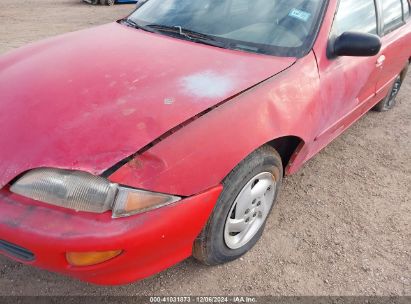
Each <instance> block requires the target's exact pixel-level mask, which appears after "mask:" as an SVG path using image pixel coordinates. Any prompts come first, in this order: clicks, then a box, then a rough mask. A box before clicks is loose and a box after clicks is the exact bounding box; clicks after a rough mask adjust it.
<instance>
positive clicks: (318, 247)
mask: <svg viewBox="0 0 411 304" xmlns="http://www.w3.org/2000/svg"><path fill="white" fill-rule="evenodd" d="M132 9H133V5H118V6H116V7H94V6H90V5H87V4H83V3H81V1H80V0H19V1H16V0H0V53H4V52H6V51H9V50H11V49H13V48H16V47H19V46H21V45H24V44H26V43H28V42H32V41H35V40H39V39H41V38H45V37H48V36H53V35H57V34H60V33H64V32H69V31H74V30H78V29H82V28H87V27H91V26H93V25H97V24H102V23H107V22H110V21H112V20H115V19H118V18H120V17H122V16H125V15H126V14H127V13H128V12H130V11H131V10H132ZM108 39H109V37H108ZM410 74H411V73H410ZM410 96H411V75H408V78H407V80H406V83H405V85H404V87H403V88H402V92H401V94H400V96H399V97H398V106H397V107H396V108H395V109H394V110H392V111H390V112H388V113H382V114H381V113H375V112H371V113H369V114H367V115H366V116H365V117H364V118H363V119H361V120H360V121H359V122H358V123H356V124H355V125H354V126H353V127H352V128H351V129H350V130H348V131H347V132H346V133H345V134H343V135H342V136H341V137H340V138H338V139H337V140H335V141H334V142H333V143H332V144H331V145H330V146H329V147H327V148H326V149H325V150H324V151H322V152H321V153H320V154H319V155H318V156H317V157H315V158H314V159H313V160H311V161H310V162H309V163H308V164H307V165H306V166H305V167H304V168H303V169H302V170H301V171H300V172H299V173H297V174H296V175H294V176H291V177H288V178H287V179H286V180H285V185H284V188H283V191H282V192H281V195H280V198H279V203H278V205H277V207H276V208H275V210H274V211H273V213H272V214H271V216H270V218H269V221H268V225H267V227H266V231H265V234H264V236H263V238H262V240H261V241H260V242H259V243H258V244H257V246H256V247H255V248H254V249H253V250H252V251H251V252H250V253H249V254H247V255H245V256H244V257H243V258H241V260H238V261H235V262H232V263H230V264H227V265H223V266H218V267H205V266H202V265H199V264H198V263H196V262H195V261H194V260H193V259H188V260H186V261H184V262H183V263H181V264H179V265H177V266H175V267H173V268H171V269H169V270H167V271H164V272H162V273H160V274H158V275H156V276H153V277H151V278H148V279H146V280H144V281H141V282H137V283H134V284H131V285H128V286H122V287H98V286H92V285H89V284H85V283H81V282H78V281H76V280H74V279H70V278H66V277H63V276H60V275H57V274H53V273H49V272H46V271H43V270H38V269H35V268H32V267H28V266H25V265H22V264H19V263H16V262H12V261H10V260H8V259H6V258H4V257H0V295H238V294H241V295H411V227H410V224H411V204H410V202H411V194H410V193H411V120H410V118H411V100H410ZM0 110H1V101H0ZM0 212H1V211H0Z"/></svg>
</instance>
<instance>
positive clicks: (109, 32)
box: [0, 0, 411, 284]
mask: <svg viewBox="0 0 411 304" xmlns="http://www.w3.org/2000/svg"><path fill="white" fill-rule="evenodd" d="M336 6H337V1H336V0H330V4H329V7H328V10H327V13H326V15H325V18H324V22H323V24H322V27H321V30H320V33H319V36H318V39H317V40H316V42H315V45H314V47H313V49H312V50H311V51H310V52H309V53H308V54H307V55H306V56H305V57H303V58H300V59H298V60H297V59H296V58H277V57H272V56H265V55H256V54H249V53H244V52H239V51H232V50H223V49H218V48H214V47H211V46H205V45H199V44H195V43H191V42H187V41H182V40H177V39H172V38H167V37H163V36H159V35H156V34H151V33H146V32H142V31H138V30H134V29H131V28H127V27H125V26H122V25H119V24H109V25H105V26H102V27H98V28H95V29H90V30H86V31H81V32H77V33H71V34H67V35H64V36H61V37H57V38H52V39H49V40H46V41H44V42H40V43H37V44H34V45H31V46H28V47H25V48H22V49H20V50H17V51H14V52H11V53H9V54H7V55H5V56H3V57H1V58H0V100H1V102H2V111H0V122H1V128H0V146H1V147H2V148H1V150H0V159H3V160H7V161H3V162H2V163H1V164H0V188H1V187H3V186H4V185H7V184H8V183H9V182H10V181H11V180H12V179H13V178H15V177H16V176H17V175H19V174H21V173H23V172H25V171H27V170H29V169H32V168H36V167H43V166H47V167H58V168H66V169H80V170H84V171H88V172H91V173H94V174H101V173H102V172H103V171H105V170H107V169H109V168H110V167H111V166H113V165H115V164H116V163H117V162H119V161H121V160H123V159H124V158H126V157H128V156H130V155H134V153H136V152H138V151H139V150H141V149H142V148H143V147H145V149H144V151H142V152H141V153H137V154H136V156H135V158H134V159H132V160H131V161H130V162H129V163H128V164H126V165H124V166H122V167H121V168H120V169H119V170H117V171H116V172H114V174H112V175H111V176H110V177H109V178H110V180H112V181H114V182H118V183H121V184H126V185H129V186H134V187H137V188H142V189H148V190H152V191H160V192H165V193H171V194H177V195H183V196H192V195H194V196H193V197H190V198H187V199H185V200H183V201H182V202H181V203H178V204H175V205H174V206H172V207H167V208H162V209H158V210H156V211H152V212H148V213H145V214H142V215H138V216H133V217H130V218H127V219H116V220H112V219H111V218H110V216H109V214H103V215H94V214H84V213H74V212H71V211H67V210H63V209H57V208H54V207H50V206H46V205H44V204H41V203H35V202H33V201H30V200H25V199H22V198H21V197H18V196H15V195H12V194H10V193H9V192H8V190H7V186H6V187H5V188H3V190H1V193H0V204H1V207H2V212H1V213H0V239H4V240H6V241H9V242H12V243H16V244H17V245H20V246H23V247H26V248H28V249H30V250H32V251H33V252H34V253H35V254H36V255H37V256H38V259H37V260H36V262H34V264H35V265H37V266H39V267H43V268H47V269H50V270H53V271H58V272H62V273H66V274H70V275H72V276H75V277H78V278H80V279H82V280H87V281H91V282H94V283H100V284H119V283H125V282H130V281H131V280H134V279H139V278H142V277H144V276H147V275H150V274H152V273H154V272H156V271H160V270H161V269H164V268H166V267H168V266H170V265H172V264H173V263H176V262H178V261H180V260H181V259H183V258H185V257H187V256H189V255H190V253H191V244H192V242H193V240H194V238H195V237H196V235H197V234H198V232H199V231H200V230H201V228H202V227H203V225H204V223H205V221H206V220H207V218H208V216H209V214H210V212H211V210H212V208H213V206H214V204H215V201H216V200H217V197H218V194H219V193H220V191H221V186H218V185H219V184H220V183H221V181H222V180H223V179H224V177H225V176H226V175H227V174H228V173H229V172H230V171H231V170H232V169H233V168H234V167H235V166H236V165H237V164H238V163H239V162H240V161H241V160H242V159H244V158H245V157H246V156H247V155H248V154H249V153H251V152H252V151H254V150H255V149H257V148H258V147H259V146H261V145H263V144H265V143H267V142H269V141H271V140H274V139H276V138H280V137H284V136H296V137H298V138H300V139H301V141H302V144H301V145H300V146H299V147H298V149H297V151H296V152H295V153H294V155H293V157H292V161H291V163H290V164H289V166H288V167H287V168H286V173H288V174H290V173H293V172H295V171H296V170H298V169H299V168H300V167H301V166H302V165H303V164H304V162H306V161H307V160H308V159H309V158H311V157H312V156H313V155H315V154H316V153H317V152H318V151H320V150H321V149H322V148H323V147H324V146H326V145H327V144H328V143H329V142H330V141H332V140H333V139H334V138H335V137H337V136H338V135H339V134H341V133H342V132H343V131H344V130H345V129H346V128H348V127H349V126H350V125H351V124H352V123H353V122H355V121H356V120H357V119H358V118H360V117H361V116H362V115H363V114H364V113H366V112H367V111H368V110H369V109H370V108H371V107H373V106H374V105H375V104H376V103H377V102H378V101H379V100H380V99H382V97H383V96H384V95H385V94H386V93H387V91H388V88H389V86H390V84H391V83H392V81H393V79H394V77H395V75H397V74H399V73H400V72H401V70H402V69H403V68H404V67H405V66H406V65H407V64H408V60H409V58H410V57H411V48H410V45H411V22H410V21H408V23H407V24H406V25H405V26H403V27H401V28H400V29H398V30H396V31H394V32H392V33H390V34H388V35H386V36H385V37H383V39H382V41H383V48H382V50H381V52H380V54H378V55H376V56H374V57H367V58H353V57H340V58H337V59H333V60H330V59H329V58H328V57H327V55H326V48H327V43H328V38H329V33H330V30H331V26H332V21H333V18H334V13H335V9H336ZM107 37H112V38H111V39H107ZM130 50H133V52H134V53H135V56H132V55H130ZM381 55H385V56H386V57H387V64H386V65H384V66H383V68H382V69H380V68H377V67H376V62H377V59H378V58H379V57H380V56H381ZM243 91H244V92H243ZM240 93H241V94H240ZM216 105H218V107H215V106H216ZM210 108H213V109H212V110H211V111H209V112H206V113H204V111H206V110H208V109H210ZM200 113H202V114H204V115H200V116H198V117H197V118H196V119H192V120H191V121H189V123H185V124H182V123H184V122H187V121H188V120H190V119H191V118H193V117H195V116H196V115H198V114H200ZM178 126H181V127H180V128H178ZM176 127H177V128H176ZM170 130H173V132H169V133H167V132H168V131H170ZM163 134H167V136H164V137H161V136H162V135H163ZM160 137H161V140H160V141H159V140H158V138H160ZM152 142H155V145H153V146H152V147H150V148H147V147H148V146H147V145H148V144H150V143H152ZM214 187H216V188H215V189H214V190H211V191H207V190H208V189H212V188H214ZM198 193H203V194H200V195H198ZM33 206H34V207H33ZM56 223H58V225H57V224H56ZM163 235H164V236H166V237H165V238H164V239H163V238H162V236H163ZM167 236H169V237H167ZM130 244H132V245H130ZM177 245H178V246H177ZM129 246H131V247H129ZM173 246H177V247H178V248H176V249H175V250H174V249H173V248H175V247H173ZM137 247H138V249H137ZM47 248H49V249H47ZM112 249H125V250H126V253H125V254H123V255H122V256H120V257H119V258H116V259H114V260H112V261H109V262H107V263H104V264H102V265H97V266H93V267H88V268H84V269H76V268H71V267H69V266H68V265H67V263H66V261H65V259H64V252H65V251H67V250H75V251H87V250H93V251H95V250H112ZM127 252H129V254H128V253H127ZM49 255H50V256H51V258H50V261H49V262H48V260H47V259H48V256H49ZM132 271H133V273H131V272H132Z"/></svg>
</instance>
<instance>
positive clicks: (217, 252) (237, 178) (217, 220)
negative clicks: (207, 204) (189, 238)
mask: <svg viewBox="0 0 411 304" xmlns="http://www.w3.org/2000/svg"><path fill="white" fill-rule="evenodd" d="M262 172H269V173H271V174H272V175H273V177H274V180H275V185H276V186H275V189H273V191H275V193H274V196H273V197H274V198H273V203H272V206H271V208H270V210H269V212H268V214H270V212H271V209H272V207H273V206H274V205H275V202H276V199H277V195H278V191H279V189H280V187H281V183H282V178H283V166H282V162H281V157H280V155H279V154H278V153H277V151H276V150H274V149H273V148H272V147H270V146H263V147H261V148H259V149H258V150H256V151H255V152H253V153H252V154H250V155H249V156H248V157H247V158H246V159H244V160H243V161H242V162H241V163H240V164H239V165H237V167H235V168H234V169H233V171H231V173H230V174H229V175H228V176H227V177H226V178H225V179H224V181H223V187H224V188H223V192H222V193H221V195H220V197H219V199H218V201H217V203H216V206H215V207H214V210H213V213H212V215H211V216H210V218H209V220H208V222H207V224H206V226H205V227H204V229H203V230H202V232H201V233H200V235H199V236H198V237H197V239H196V240H195V242H194V246H193V256H194V257H195V258H196V259H197V260H198V261H200V262H201V263H203V264H206V265H218V264H223V263H226V262H230V261H233V260H235V259H237V258H239V257H241V256H242V255H243V254H245V253H246V252H247V251H249V250H250V249H251V248H252V247H253V246H254V245H255V244H256V243H257V241H258V240H259V239H260V237H261V235H262V233H263V231H264V227H265V224H266V221H267V218H268V216H267V217H266V218H265V220H264V222H263V224H262V226H261V227H260V228H259V230H258V232H257V233H256V234H255V235H254V236H253V237H252V238H251V239H250V240H249V241H248V242H247V243H246V244H245V245H243V246H242V247H240V248H238V249H231V248H229V247H228V246H227V244H226V242H225V240H224V229H225V223H226V220H227V218H228V216H229V213H230V211H231V210H232V206H233V204H234V202H235V200H236V198H237V196H238V195H239V193H240V191H241V190H242V189H243V188H244V187H245V185H247V183H249V182H250V180H251V179H253V177H255V176H256V175H258V174H259V173H262Z"/></svg>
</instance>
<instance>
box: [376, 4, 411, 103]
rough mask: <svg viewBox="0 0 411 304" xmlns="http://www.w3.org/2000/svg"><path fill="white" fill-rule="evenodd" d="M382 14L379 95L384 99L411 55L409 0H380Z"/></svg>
mask: <svg viewBox="0 0 411 304" xmlns="http://www.w3.org/2000/svg"><path fill="white" fill-rule="evenodd" d="M379 1H380V2H379V11H380V14H381V21H382V22H381V31H382V33H383V37H382V39H381V40H382V49H381V55H380V57H379V59H378V63H377V64H378V65H379V69H380V75H379V79H378V82H377V96H378V98H379V99H383V98H384V97H385V96H386V95H387V93H388V91H389V90H390V88H391V86H392V84H393V82H394V79H395V78H396V77H397V76H398V75H399V74H400V73H401V71H402V70H403V69H404V68H405V67H406V66H407V64H408V61H409V57H410V55H411V51H410V46H409V45H408V44H409V40H408V39H407V36H409V33H410V28H411V24H410V22H409V20H410V19H409V2H408V0H379Z"/></svg>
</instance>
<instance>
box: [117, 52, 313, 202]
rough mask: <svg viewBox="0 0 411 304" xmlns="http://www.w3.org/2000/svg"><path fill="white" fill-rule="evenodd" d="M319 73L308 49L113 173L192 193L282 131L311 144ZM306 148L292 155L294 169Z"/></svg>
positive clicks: (147, 185)
mask: <svg viewBox="0 0 411 304" xmlns="http://www.w3.org/2000/svg"><path fill="white" fill-rule="evenodd" d="M320 106H321V105H320V98H319V76H318V70H317V65H316V60H315V56H314V55H313V53H312V52H311V53H309V54H308V55H307V56H305V57H304V58H301V59H300V60H298V61H297V62H296V63H295V64H294V65H293V66H291V67H290V68H288V69H287V70H285V71H283V72H282V73H280V74H278V75H276V76H274V77H272V78H270V79H269V80H267V81H265V82H263V83H261V84H259V85H257V86H256V87H253V88H251V89H250V90H248V91H246V92H244V93H242V94H240V95H239V96H237V97H235V98H233V99H231V100H229V101H227V102H225V103H223V104H221V105H220V106H219V107H217V108H215V109H213V110H212V111H210V112H208V113H207V114H205V115H203V116H201V117H199V118H197V119H194V120H193V121H192V122H191V123H189V124H188V125H186V126H184V127H183V128H181V129H179V130H177V131H176V132H175V133H173V134H172V135H170V136H168V137H166V138H164V139H163V140H161V141H160V142H158V143H156V144H155V145H154V146H153V147H152V148H150V149H148V150H146V151H145V152H143V153H140V154H137V155H136V156H135V158H134V159H132V160H131V161H130V162H128V163H127V164H126V165H124V166H123V167H121V168H120V169H119V170H117V171H116V172H114V173H113V174H112V175H111V176H110V177H109V179H110V180H111V181H113V182H117V183H122V184H127V185H129V186H133V187H136V188H142V189H149V190H152V191H158V192H164V193H172V194H178V195H183V196H190V195H193V194H196V193H200V192H202V191H204V190H206V189H209V188H211V187H213V186H215V185H218V184H219V183H220V182H221V181H222V180H223V179H224V177H225V176H226V175H227V174H228V173H229V172H230V171H231V170H232V169H233V168H234V167H235V166H236V165H237V164H238V163H240V162H241V160H243V159H244V158H245V157H246V156H247V155H249V154H250V153H251V152H252V151H254V150H256V149H257V148H258V147H260V146H262V145H263V144H265V143H267V142H269V141H271V140H273V139H275V138H279V137H283V136H289V135H293V136H297V137H299V138H301V139H303V140H304V142H306V143H309V142H311V141H312V139H313V138H314V135H313V133H314V131H313V130H316V129H317V128H318V125H319V121H320V120H321V119H320V115H321V111H320ZM307 150H308V148H307V147H303V148H302V149H299V153H300V155H297V156H296V155H294V157H293V166H294V168H293V169H292V170H290V171H295V170H296V168H298V167H299V166H300V165H301V164H302V163H303V162H304V160H305V157H304V154H306V153H307Z"/></svg>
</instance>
